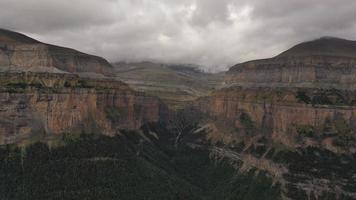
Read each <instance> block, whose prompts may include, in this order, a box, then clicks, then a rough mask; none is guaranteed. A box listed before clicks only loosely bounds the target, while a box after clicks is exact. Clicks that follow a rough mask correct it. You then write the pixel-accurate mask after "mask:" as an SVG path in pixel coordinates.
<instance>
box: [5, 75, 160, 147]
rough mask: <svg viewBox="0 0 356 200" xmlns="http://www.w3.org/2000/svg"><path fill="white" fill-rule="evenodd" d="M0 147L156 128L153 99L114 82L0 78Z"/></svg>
mask: <svg viewBox="0 0 356 200" xmlns="http://www.w3.org/2000/svg"><path fill="white" fill-rule="evenodd" d="M1 76H2V77H1V81H0V82H1V87H0V99H1V104H0V105H1V106H0V116H1V117H0V135H1V137H0V143H15V142H18V141H20V140H22V139H28V138H31V137H33V136H36V135H38V134H44V135H47V136H51V135H56V134H57V135H58V134H62V133H65V132H71V131H76V130H77V131H81V132H85V130H89V132H90V131H93V130H96V131H99V132H102V133H104V134H114V133H117V132H118V130H119V129H136V128H139V127H140V126H141V125H142V124H143V123H145V122H157V121H159V119H160V114H161V113H160V112H161V111H162V110H163V106H162V104H161V102H160V101H159V99H158V98H155V97H151V96H147V95H145V94H143V93H138V92H135V91H133V90H132V89H130V88H129V87H128V86H127V85H126V84H124V83H122V82H118V81H109V80H93V79H80V78H79V77H77V76H75V75H66V74H48V73H43V74H39V73H35V74H32V73H19V74H14V73H10V74H1Z"/></svg>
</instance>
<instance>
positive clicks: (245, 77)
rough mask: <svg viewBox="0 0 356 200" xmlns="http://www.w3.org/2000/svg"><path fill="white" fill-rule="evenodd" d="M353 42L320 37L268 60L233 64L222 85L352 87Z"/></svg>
mask: <svg viewBox="0 0 356 200" xmlns="http://www.w3.org/2000/svg"><path fill="white" fill-rule="evenodd" d="M355 66H356V42H355V41H348V40H343V39H337V38H321V39H318V40H314V41H311V42H305V43H302V44H299V45H296V46H295V47H293V48H291V49H289V50H287V51H286V52H284V53H282V54H280V55H278V56H276V57H274V58H270V59H264V60H255V61H249V62H246V63H242V64H237V65H235V66H233V67H232V68H231V69H230V70H229V71H228V72H227V76H226V78H225V84H226V85H245V86H276V87H313V88H330V87H333V88H339V89H355V88H356V67H355Z"/></svg>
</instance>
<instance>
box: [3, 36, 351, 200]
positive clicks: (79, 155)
mask: <svg viewBox="0 0 356 200" xmlns="http://www.w3.org/2000/svg"><path fill="white" fill-rule="evenodd" d="M355 65H356V42H355V41H349V40H344V39H338V38H331V37H323V38H320V39H317V40H313V41H309V42H304V43H301V44H298V45H296V46H294V47H292V48H291V49H289V50H287V51H285V52H283V53H281V54H280V55H278V56H276V57H273V58H270V59H263V60H255V61H249V62H245V63H241V64H237V65H235V66H233V67H231V68H230V69H229V70H228V71H227V72H225V73H219V74H209V73H205V72H202V71H199V70H198V69H196V68H194V67H192V66H186V65H168V64H157V63H152V62H140V63H124V62H122V63H115V64H110V63H109V62H108V61H106V60H105V59H103V58H100V57H97V56H92V55H88V54H85V53H81V52H78V51H76V50H73V49H69V48H63V47H58V46H54V45H49V44H45V43H42V42H39V41H36V40H34V39H32V38H29V37H27V36H25V35H23V34H20V33H15V32H11V31H8V30H0V144H2V146H0V166H1V167H2V168H1V169H4V170H0V174H1V175H2V176H3V177H5V179H4V180H5V182H2V183H5V184H2V185H1V187H0V190H1V191H5V192H0V197H3V198H4V199H16V197H19V198H21V197H24V196H25V197H29V196H31V197H32V198H34V199H55V198H56V197H58V195H59V196H61V195H63V196H61V197H62V198H63V199H88V198H89V199H91V198H93V197H96V198H103V199H115V198H117V197H118V196H120V197H122V198H123V199H133V198H139V199H142V198H148V199H240V200H247V199H283V200H284V199H286V200H289V199H298V200H299V199H302V200H304V199H356V190H355V188H356V187H355V186H356V168H355V165H356V135H355V132H356V93H355V88H356V73H355V72H356V71H355ZM14 166H15V167H14ZM38 169H40V170H38ZM64 169H65V170H64ZM37 170H38V171H37ZM44 172H45V173H44ZM68 173H69V174H70V173H72V175H68ZM9 174H10V175H9ZM44 174H45V175H44ZM72 176H75V177H76V178H74V179H73V178H72ZM13 177H17V178H18V179H14V178H13ZM49 177H50V178H49ZM62 177H67V178H62ZM68 177H70V178H68ZM113 177H115V178H113ZM13 180H19V181H18V182H16V181H15V182H14V181H13ZM32 180H34V181H32ZM78 180H80V181H78ZM36 181H37V182H36ZM58 183H61V184H58ZM6 185H10V186H11V187H10V188H7V187H6ZM162 188H164V189H162ZM93 191H94V192H93ZM98 191H99V192H98ZM118 191H119V192H118ZM16 195H19V196H16ZM14 196H15V198H14Z"/></svg>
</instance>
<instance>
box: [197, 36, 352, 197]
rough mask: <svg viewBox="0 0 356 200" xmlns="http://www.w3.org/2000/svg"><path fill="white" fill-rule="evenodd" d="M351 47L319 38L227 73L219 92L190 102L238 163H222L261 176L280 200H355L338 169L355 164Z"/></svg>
mask: <svg viewBox="0 0 356 200" xmlns="http://www.w3.org/2000/svg"><path fill="white" fill-rule="evenodd" d="M355 44H356V42H354V41H349V40H343V39H337V38H330V37H328V38H321V39H318V40H314V41H311V42H305V43H302V44H299V45H296V46H295V47H293V48H291V49H289V50H287V51H285V52H283V53H281V54H280V55H278V56H276V57H274V58H270V59H264V60H255V61H249V62H246V63H242V64H237V65H235V66H233V67H231V68H230V70H229V71H228V72H227V73H226V77H225V87H224V88H221V89H219V90H216V91H214V92H213V93H212V94H211V95H210V96H208V97H204V98H201V99H200V100H199V101H197V102H196V106H197V108H198V109H199V110H200V111H202V112H203V113H205V115H208V116H210V117H212V120H211V121H210V122H209V121H208V122H207V123H206V125H205V128H206V129H207V130H208V132H210V133H209V134H210V135H211V136H210V138H211V140H213V141H217V142H219V143H220V144H221V143H223V144H224V145H225V148H226V149H227V150H229V151H232V152H235V153H238V155H240V156H239V158H236V157H235V158H234V157H232V156H231V155H230V154H229V153H226V152H225V153H223V157H224V158H228V157H232V160H235V161H237V160H242V162H243V163H245V164H246V163H250V164H252V165H253V166H254V167H255V168H257V171H264V172H267V174H269V175H270V177H272V179H273V180H274V181H275V182H276V183H279V184H280V189H281V191H282V192H281V198H282V199H356V190H355V189H352V188H351V187H354V186H355V183H356V179H355V177H356V172H355V170H354V168H349V167H347V166H344V165H343V164H347V163H354V162H355V160H356V157H355V156H356V126H355V124H356V109H355V102H356V93H355V86H356V82H355V81H356V54H355V53H356V45H355ZM240 146H242V147H240ZM236 147H239V148H237V149H238V150H236ZM227 150H226V151H227ZM344 158H347V159H348V161H345V162H343V159H344ZM231 162H232V161H231ZM242 168H243V167H242ZM240 170H241V169H240Z"/></svg>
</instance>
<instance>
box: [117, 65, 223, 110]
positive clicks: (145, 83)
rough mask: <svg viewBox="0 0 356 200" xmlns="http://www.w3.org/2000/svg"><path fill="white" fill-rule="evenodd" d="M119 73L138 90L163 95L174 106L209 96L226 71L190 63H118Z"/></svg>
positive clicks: (118, 75) (178, 106) (177, 106)
mask: <svg viewBox="0 0 356 200" xmlns="http://www.w3.org/2000/svg"><path fill="white" fill-rule="evenodd" d="M114 66H115V74H116V76H117V77H118V78H119V79H120V80H123V81H125V82H126V83H128V84H130V85H131V86H132V87H133V88H134V89H136V90H138V91H144V92H145V93H148V94H151V95H154V96H158V97H160V98H161V99H162V100H163V101H164V102H165V103H166V104H168V105H169V106H170V107H172V108H181V107H182V106H184V104H186V103H187V102H189V101H193V100H195V99H196V98H198V97H201V96H205V95H208V94H209V93H210V92H211V91H213V90H214V89H215V88H217V87H218V86H219V85H220V84H221V82H222V79H223V73H217V74H211V73H205V72H203V71H201V70H199V69H197V68H195V67H192V66H189V65H167V64H158V63H152V62H140V63H116V64H114Z"/></svg>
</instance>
